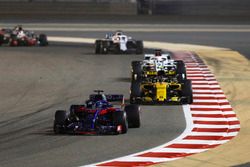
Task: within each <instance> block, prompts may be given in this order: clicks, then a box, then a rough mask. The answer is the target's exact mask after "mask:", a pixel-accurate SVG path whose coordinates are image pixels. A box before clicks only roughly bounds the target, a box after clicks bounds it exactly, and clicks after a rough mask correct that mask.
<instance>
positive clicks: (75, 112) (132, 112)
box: [54, 90, 140, 134]
mask: <svg viewBox="0 0 250 167" xmlns="http://www.w3.org/2000/svg"><path fill="white" fill-rule="evenodd" d="M95 92H96V93H95V94H91V95H90V96H89V99H88V100H87V101H86V104H82V105H71V106H70V111H69V112H67V111H65V110H57V111H56V113H55V120H54V132H55V133H56V134H60V133H66V134H124V133H127V130H128V128H139V127H140V115H139V106H138V105H126V106H125V107H124V103H123V102H124V97H123V95H114V94H103V93H102V92H103V91H102V90H96V91H95ZM115 102H121V103H120V106H119V107H118V106H116V104H115Z"/></svg>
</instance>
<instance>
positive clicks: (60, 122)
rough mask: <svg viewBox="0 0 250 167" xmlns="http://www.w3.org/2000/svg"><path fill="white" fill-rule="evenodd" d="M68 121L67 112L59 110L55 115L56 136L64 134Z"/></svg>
mask: <svg viewBox="0 0 250 167" xmlns="http://www.w3.org/2000/svg"><path fill="white" fill-rule="evenodd" d="M66 119H67V114H66V111H64V110H57V111H56V113H55V120H54V132H55V134H60V133H63V126H64V124H65V121H66Z"/></svg>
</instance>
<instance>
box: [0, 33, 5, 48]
mask: <svg viewBox="0 0 250 167" xmlns="http://www.w3.org/2000/svg"><path fill="white" fill-rule="evenodd" d="M3 43H4V35H2V34H0V46H1V45H2V44H3Z"/></svg>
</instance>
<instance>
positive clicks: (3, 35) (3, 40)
mask: <svg viewBox="0 0 250 167" xmlns="http://www.w3.org/2000/svg"><path fill="white" fill-rule="evenodd" d="M48 44H49V43H48V39H47V36H46V35H45V34H39V35H37V34H35V33H34V32H33V31H28V30H23V28H22V27H21V26H16V27H15V28H14V29H1V30H0V46H1V45H8V46H47V45H48Z"/></svg>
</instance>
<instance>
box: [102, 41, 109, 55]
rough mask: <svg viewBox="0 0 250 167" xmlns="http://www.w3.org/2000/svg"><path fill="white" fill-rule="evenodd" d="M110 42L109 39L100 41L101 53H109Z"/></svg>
mask: <svg viewBox="0 0 250 167" xmlns="http://www.w3.org/2000/svg"><path fill="white" fill-rule="evenodd" d="M108 42H109V41H100V53H101V54H107V53H108Z"/></svg>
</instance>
